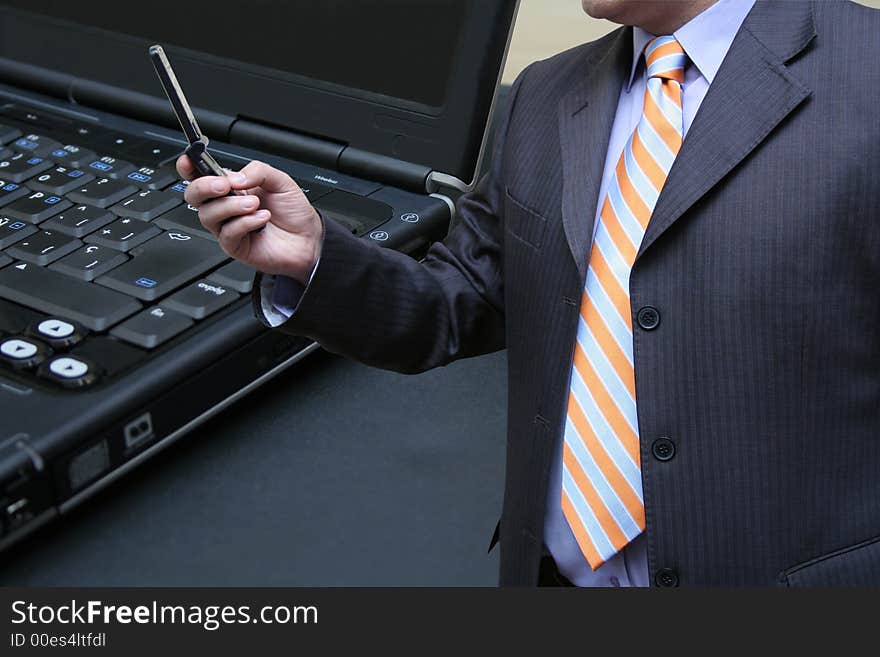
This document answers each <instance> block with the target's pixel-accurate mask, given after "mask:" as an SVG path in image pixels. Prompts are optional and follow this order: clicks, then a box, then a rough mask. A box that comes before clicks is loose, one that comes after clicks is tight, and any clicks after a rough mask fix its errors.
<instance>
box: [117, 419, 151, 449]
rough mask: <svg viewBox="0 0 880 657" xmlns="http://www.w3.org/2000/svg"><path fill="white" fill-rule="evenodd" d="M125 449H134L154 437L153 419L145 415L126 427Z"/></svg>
mask: <svg viewBox="0 0 880 657" xmlns="http://www.w3.org/2000/svg"><path fill="white" fill-rule="evenodd" d="M124 432H125V448H126V449H133V448H134V447H137V446H138V445H141V444H143V443H145V442H146V441H148V440H150V439H151V438H152V437H153V435H154V434H153V418H152V416H151V415H150V414H149V413H144V414H143V415H140V416H138V417H136V418H135V419H133V420H132V421H131V422H129V423H128V424H126V425H125V430H124Z"/></svg>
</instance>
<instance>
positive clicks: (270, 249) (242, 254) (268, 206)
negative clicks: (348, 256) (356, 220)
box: [177, 155, 323, 284]
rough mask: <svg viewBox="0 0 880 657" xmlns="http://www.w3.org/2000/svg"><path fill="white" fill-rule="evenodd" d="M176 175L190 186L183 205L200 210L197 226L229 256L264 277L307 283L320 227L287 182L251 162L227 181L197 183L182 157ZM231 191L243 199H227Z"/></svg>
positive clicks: (286, 178)
mask: <svg viewBox="0 0 880 657" xmlns="http://www.w3.org/2000/svg"><path fill="white" fill-rule="evenodd" d="M177 172H178V173H179V174H180V175H181V177H183V178H184V179H186V180H190V181H192V182H190V184H189V186H188V187H187V190H186V193H185V194H184V198H185V199H186V202H187V203H189V204H190V205H192V206H193V207H194V208H197V209H198V211H199V221H201V223H202V225H203V226H204V227H205V228H206V229H207V230H209V231H210V232H211V233H213V234H214V235H215V236H216V237H217V239H218V240H219V242H220V247H221V248H222V249H223V250H224V251H225V252H226V253H227V254H228V255H229V256H231V257H233V258H235V259H236V260H239V261H241V262H243V263H245V264H246V265H250V266H252V267H255V268H256V269H258V270H260V271H262V272H264V273H266V274H276V275H277V274H282V275H285V276H290V277H291V278H293V279H295V280H297V281H299V282H300V283H303V284H306V283H307V282H308V279H309V276H310V275H311V273H312V269H313V268H314V266H315V263H316V262H317V261H318V256H319V255H320V249H321V238H322V231H323V227H322V225H321V218H320V217H319V216H318V213H317V212H316V211H315V209H314V208H313V207H312V205H311V204H310V203H309V202H308V200H307V199H306V196H305V194H303V191H302V190H301V189H300V188H299V186H298V185H297V184H296V183H295V182H294V181H293V180H292V179H291V177H290V176H288V175H287V174H286V173H284V172H283V171H279V170H278V169H275V168H273V167H270V166H269V165H268V164H264V163H263V162H256V161H254V162H251V163H250V164H248V165H247V166H246V167H244V168H243V169H242V170H241V171H240V172H237V173H233V172H230V173H229V174H228V175H227V176H222V177H221V176H204V177H201V178H195V177H194V176H195V174H196V171H195V169H194V168H193V166H192V163H191V162H190V161H189V158H188V157H187V156H185V155H182V156H180V158H178V160H177ZM230 189H235V190H243V191H244V192H245V194H244V195H242V196H227V194H228V193H229V190H230ZM260 227H263V230H261V231H259V232H253V231H256V230H257V229H258V228H260Z"/></svg>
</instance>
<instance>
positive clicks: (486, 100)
mask: <svg viewBox="0 0 880 657" xmlns="http://www.w3.org/2000/svg"><path fill="white" fill-rule="evenodd" d="M516 4H517V0H248V1H247V2H242V3H238V4H235V3H231V2H220V1H218V0H153V1H152V2H149V3H141V4H133V3H130V2H119V1H110V0H107V1H101V2H98V1H96V2H91V1H89V2H70V1H69V0H0V82H3V81H5V80H9V79H11V80H12V81H13V82H14V84H25V86H27V84H28V82H29V80H30V78H29V77H28V76H29V75H30V74H22V72H21V71H22V69H19V68H16V67H17V65H18V64H19V63H21V64H23V65H26V66H27V67H36V69H38V70H40V71H42V73H41V74H40V76H42V77H40V76H36V77H34V78H33V79H35V80H36V79H37V78H39V79H42V80H48V81H47V82H46V83H45V84H47V85H49V88H50V89H51V93H52V94H54V95H60V96H62V97H65V98H67V97H71V98H74V99H76V100H77V102H80V103H81V104H83V105H85V106H88V105H89V104H90V102H91V101H93V100H94V98H95V96H94V95H91V96H90V95H89V93H90V90H93V89H94V87H90V86H89V85H90V84H92V83H96V84H97V85H103V88H104V89H105V90H106V89H119V90H120V94H119V95H118V96H113V98H115V99H116V101H118V107H119V108H120V109H121V110H122V111H123V112H128V111H132V110H131V109H129V108H133V107H134V106H135V104H136V103H140V102H141V101H137V100H134V99H135V98H136V97H137V95H138V94H141V95H146V96H152V97H153V98H155V99H162V100H163V101H164V95H163V93H162V89H161V87H160V85H159V83H158V80H157V79H156V75H155V73H154V72H153V70H152V66H151V65H150V63H149V58H148V57H147V46H148V45H149V44H151V43H160V44H162V45H163V46H165V49H166V51H167V52H168V55H169V57H170V59H171V61H172V63H173V65H174V69H175V71H176V73H177V76H178V78H179V79H180V82H181V84H182V85H183V87H184V89H185V91H186V94H187V97H188V99H189V101H190V103H191V104H192V105H193V107H194V108H196V110H197V113H198V111H200V110H210V112H213V113H214V115H215V116H216V117H218V123H217V124H216V125H220V124H221V123H222V124H223V125H231V123H232V122H233V121H236V120H240V121H251V122H254V123H258V124H262V125H269V126H272V127H276V128H281V129H285V130H291V131H294V132H296V133H302V134H305V135H309V136H311V137H317V138H319V139H323V140H327V141H329V142H332V143H333V144H342V145H345V146H347V147H350V148H352V149H358V150H360V151H362V152H368V153H375V154H378V155H382V156H385V157H390V158H392V159H395V160H400V161H404V162H409V163H414V164H418V165H424V166H426V167H428V168H430V169H432V170H434V171H436V172H440V173H444V174H449V175H451V176H454V177H457V178H458V179H459V180H461V181H464V182H470V181H472V180H473V178H474V176H475V172H476V170H477V168H478V164H479V154H480V152H481V145H482V143H483V138H484V133H485V129H486V125H487V122H488V119H489V114H490V108H491V105H492V99H493V96H494V92H495V88H496V84H497V82H498V80H499V79H500V71H501V67H502V66H503V60H504V53H505V50H506V45H507V42H508V39H509V36H510V31H511V29H512V23H513V19H514V16H515V13H516ZM230 7H232V8H233V9H232V10H230V9H229V8H230ZM37 88H38V89H40V87H37ZM126 92H132V94H133V95H127V93H126ZM102 98H107V95H106V94H105V95H104V96H102ZM116 101H114V102H116ZM101 102H105V101H103V100H102V101H101ZM146 106H149V105H148V104H146V105H145V104H141V105H138V107H146ZM163 106H164V107H166V108H167V106H166V105H165V104H164V103H163ZM116 107H117V106H116V105H111V108H112V109H113V110H114V111H115V110H116ZM150 111H153V110H150ZM147 118H149V119H150V120H154V122H157V123H163V122H164V123H165V124H166V125H171V123H169V121H173V117H172V116H171V114H170V111H168V112H167V114H166V115H164V116H161V117H160V116H155V117H154V116H153V115H149V116H147ZM203 127H205V125H204V124H203ZM213 136H214V137H216V138H217V139H218V140H219V141H223V139H222V137H223V131H222V130H218V131H216V132H215V133H214V135H213Z"/></svg>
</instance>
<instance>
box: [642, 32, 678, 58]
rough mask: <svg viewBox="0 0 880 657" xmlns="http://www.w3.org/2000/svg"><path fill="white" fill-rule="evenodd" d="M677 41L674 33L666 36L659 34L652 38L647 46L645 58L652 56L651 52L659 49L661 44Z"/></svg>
mask: <svg viewBox="0 0 880 657" xmlns="http://www.w3.org/2000/svg"><path fill="white" fill-rule="evenodd" d="M673 41H675V37H674V36H673V35H666V36H658V37H656V38H654V39H651V42H650V43H648V47H647V48H645V59H646V60H647V59H648V57H650V56H651V53H652V52H654V51H655V50H657V48H659V47H660V46H665V45H666V44H667V43H672V42H673Z"/></svg>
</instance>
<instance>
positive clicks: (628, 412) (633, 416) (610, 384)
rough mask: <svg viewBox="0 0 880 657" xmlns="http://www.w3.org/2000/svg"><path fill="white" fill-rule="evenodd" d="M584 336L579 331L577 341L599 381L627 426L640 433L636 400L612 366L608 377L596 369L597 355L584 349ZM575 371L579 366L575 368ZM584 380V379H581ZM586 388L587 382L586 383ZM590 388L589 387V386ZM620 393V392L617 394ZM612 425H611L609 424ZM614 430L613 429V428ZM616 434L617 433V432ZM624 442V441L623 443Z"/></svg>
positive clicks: (636, 433)
mask: <svg viewBox="0 0 880 657" xmlns="http://www.w3.org/2000/svg"><path fill="white" fill-rule="evenodd" d="M582 338H583V336H582V335H580V332H578V336H577V341H578V344H579V345H580V347H581V350H582V351H583V352H584V355H585V356H586V359H587V361H588V362H589V363H590V367H592V368H593V371H594V372H595V373H596V376H598V377H599V381H600V382H601V383H602V385H603V386H604V387H605V392H607V393H608V396H609V397H611V401H612V402H613V403H614V406H615V407H616V408H617V410H618V412H619V413H620V414H621V415H622V416H623V419H624V420H625V421H626V424H627V426H629V428H630V430H631V431H632V432H633V433H634V434H635V435H636V436H638V435H639V429H638V424H639V422H638V414H637V413H636V403H635V400H634V399H633V398H632V397H630V395H629V391H628V390H627V389H626V388H624V387H623V384H621V383H620V379H618V378H617V377H616V376H613V374H614V371H613V370H610V366H609V367H608V368H607V369H608V370H609V371H606V374H609V375H612V376H609V377H608V379H606V378H605V377H603V376H602V374H601V373H600V372H599V371H598V370H597V369H596V359H595V357H592V358H591V355H590V354H588V353H587V350H586V349H584V344H583V341H582ZM573 369H574V370H575V371H576V370H577V368H576V367H575V368H573ZM581 380H583V379H581ZM584 387H585V388H586V384H584ZM587 390H589V388H587ZM615 393H620V394H615ZM609 427H610V425H609ZM612 431H613V429H612ZM615 435H616V433H615ZM621 444H622V443H621Z"/></svg>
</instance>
